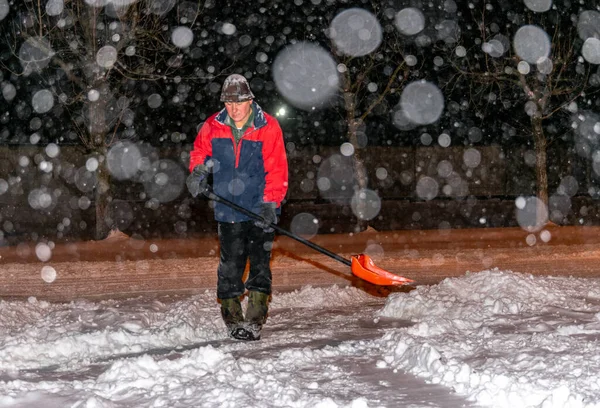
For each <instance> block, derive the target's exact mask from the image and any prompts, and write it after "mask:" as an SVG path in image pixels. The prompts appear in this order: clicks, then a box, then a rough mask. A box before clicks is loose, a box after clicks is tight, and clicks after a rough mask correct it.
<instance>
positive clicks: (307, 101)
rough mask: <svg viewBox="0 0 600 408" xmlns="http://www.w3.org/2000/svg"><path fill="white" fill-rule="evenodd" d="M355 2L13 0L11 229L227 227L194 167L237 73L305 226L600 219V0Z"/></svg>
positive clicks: (8, 126)
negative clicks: (194, 178) (233, 4)
mask: <svg viewBox="0 0 600 408" xmlns="http://www.w3.org/2000/svg"><path fill="white" fill-rule="evenodd" d="M359 3H360V2H350V3H348V4H347V6H346V7H338V6H335V5H334V4H333V3H331V2H320V1H313V2H306V1H295V2H287V3H285V4H278V5H277V7H267V6H263V5H261V6H257V8H256V9H252V10H245V11H247V12H245V13H244V15H243V18H242V17H241V16H239V15H238V13H240V12H241V10H234V9H229V8H227V9H225V10H222V9H221V8H220V7H218V6H217V5H216V3H215V2H213V1H208V2H201V3H198V4H196V3H194V2H190V1H177V0H85V1H82V2H80V3H77V2H65V1H64V0H47V1H44V2H42V3H40V7H33V6H32V5H31V4H30V2H25V3H23V4H21V3H14V2H9V1H7V0H0V24H2V28H3V32H6V33H7V37H6V38H7V39H10V41H8V42H6V45H7V47H8V48H6V50H8V51H7V53H6V54H3V56H2V57H1V59H2V64H1V70H0V90H1V94H2V97H1V99H0V102H1V104H0V122H1V123H2V125H3V127H2V130H1V131H0V140H1V141H2V143H3V145H5V146H6V152H5V153H3V154H4V155H5V156H6V158H7V160H10V161H8V162H7V163H10V164H7V165H6V166H4V167H2V168H1V169H0V170H1V172H0V200H1V201H2V203H3V204H10V205H13V207H12V208H13V209H11V210H3V212H1V213H0V216H1V218H0V242H3V241H4V240H6V239H7V238H8V237H10V238H11V239H12V238H14V239H15V240H17V241H18V240H19V239H23V238H24V237H25V238H27V239H33V240H38V239H39V238H40V236H42V235H49V236H52V237H58V238H64V237H67V236H77V235H78V234H81V235H82V236H86V237H89V236H90V235H93V232H92V231H93V230H94V229H95V228H97V227H98V225H100V226H102V225H104V226H105V230H107V229H108V230H110V229H118V228H122V229H129V230H128V232H129V233H139V234H141V235H152V234H155V233H158V232H156V231H154V229H155V228H158V229H159V230H160V234H171V235H175V236H188V234H193V233H198V232H200V231H202V232H206V231H210V230H212V225H211V224H210V221H207V220H210V217H209V216H207V214H204V212H203V213H202V215H201V216H199V217H198V216H196V215H195V214H196V212H197V211H198V209H199V208H203V209H206V208H209V209H210V205H211V204H210V203H207V202H198V201H197V200H192V199H191V198H190V197H189V195H188V194H187V190H186V187H185V178H186V176H187V172H188V168H187V164H188V162H189V153H190V150H191V148H192V143H193V141H194V138H195V137H196V134H197V131H198V129H199V127H200V126H201V124H202V123H203V121H204V120H206V119H207V118H208V117H209V115H210V114H212V113H214V112H216V111H218V110H219V109H221V108H222V105H221V103H220V102H219V94H220V89H221V85H222V81H223V78H225V76H226V75H228V74H230V73H232V72H236V73H240V74H242V75H244V76H246V78H247V79H248V80H249V82H250V84H251V87H252V89H253V92H254V93H255V95H256V99H257V102H258V103H259V104H260V105H261V106H262V107H263V108H264V109H265V111H267V112H269V113H273V114H274V115H275V116H276V117H277V119H278V121H279V122H280V125H281V127H282V129H283V132H284V137H285V141H286V147H287V152H288V157H289V159H290V160H289V161H290V169H291V172H290V185H289V191H288V196H287V201H288V202H290V203H295V202H298V203H309V204H310V205H311V207H310V209H300V210H298V211H295V212H294V213H290V214H287V213H286V210H285V206H284V211H283V217H282V222H283V223H284V225H285V226H286V227H289V228H290V229H292V230H293V231H296V232H298V233H299V234H300V235H303V236H310V237H312V236H314V235H316V234H318V233H324V232H336V231H359V230H361V229H363V228H365V227H366V226H373V227H374V228H400V229H403V228H411V229H413V228H436V227H439V228H452V227H465V226H472V227H481V226H519V227H521V228H523V229H524V230H526V231H528V232H531V233H535V232H536V231H540V230H541V229H542V228H543V226H544V224H545V223H547V222H554V223H557V224H577V225H586V224H593V223H596V222H598V219H599V218H600V217H599V216H598V212H597V211H596V210H595V208H594V205H593V200H594V199H596V198H598V197H600V182H599V180H600V125H599V124H598V123H600V117H599V113H598V106H599V105H598V104H599V102H598V97H597V94H598V93H597V92H596V91H597V90H598V87H599V86H600V72H599V68H598V66H599V65H600V28H599V27H600V11H598V10H597V9H596V8H594V7H593V5H588V4H585V2H584V3H582V4H581V5H574V4H562V3H556V2H552V0H524V1H523V2H518V4H517V3H515V4H513V5H511V6H509V5H508V4H505V3H504V2H498V1H490V2H486V3H485V4H477V3H464V4H463V3H459V2H456V1H453V0H446V1H439V2H432V3H427V4H425V3H423V4H421V3H419V4H417V3H415V4H412V3H411V4H410V5H408V4H403V5H400V4H394V3H392V2H390V3H389V4H388V3H386V4H385V5H382V7H380V8H370V7H369V6H368V5H365V4H362V3H360V4H359ZM76 4H77V7H75V5H76ZM282 16H286V18H282ZM16 146H18V147H19V148H16ZM2 157H4V156H2ZM216 170H217V171H218V168H217V169H216ZM230 188H231V191H233V192H235V194H240V193H242V192H243V191H244V188H245V186H243V185H238V184H235V185H234V184H232V185H231V186H230ZM490 198H491V199H498V200H502V202H503V205H502V206H501V207H496V208H495V210H494V211H497V212H498V213H497V214H490V211H492V210H490V209H489V206H490V205H491V204H489V200H488V199H490ZM446 200H451V201H452V202H454V203H455V204H453V205H449V204H448V205H447V204H445V202H446ZM402 202H404V203H409V204H410V205H409V206H408V208H409V209H408V210H407V211H406V216H405V217H400V215H405V214H404V213H402V214H400V213H399V212H398V211H396V210H395V208H396V207H395V203H402ZM11 203H14V204H11ZM418 203H426V204H427V205H428V206H429V207H428V209H427V210H423V209H422V208H419V207H418V205H417V204H418ZM322 204H325V205H322ZM413 204H414V205H413ZM21 206H27V207H28V211H30V212H31V213H32V214H33V216H32V217H29V216H26V215H23V216H21V215H20V213H18V212H16V211H15V210H14V208H18V207H21ZM7 208H8V207H7ZM440 208H442V209H443V211H438V209H440ZM338 209H339V211H338ZM96 210H98V214H96V212H95V211H96ZM103 211H104V214H102V212H103ZM203 211H204V210H203ZM207 212H208V211H207ZM332 214H334V215H335V216H332ZM96 216H98V217H99V218H96ZM443 217H445V218H443ZM32 220H36V221H32ZM40 224H44V225H48V226H49V227H48V229H47V230H45V231H44V232H43V233H41V232H38V231H35V230H32V229H35V227H34V226H35V225H40ZM164 224H166V225H164ZM104 232H105V233H106V232H107V231H104ZM11 242H12V241H11Z"/></svg>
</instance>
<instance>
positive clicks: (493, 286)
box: [379, 270, 600, 407]
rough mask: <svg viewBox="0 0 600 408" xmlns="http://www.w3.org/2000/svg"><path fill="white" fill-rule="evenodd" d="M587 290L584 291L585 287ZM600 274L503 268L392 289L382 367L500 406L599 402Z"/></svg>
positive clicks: (562, 405) (388, 306) (478, 400)
mask: <svg viewBox="0 0 600 408" xmlns="http://www.w3.org/2000/svg"><path fill="white" fill-rule="evenodd" d="M582 288H585V289H584V290H582ZM598 299H600V281H597V280H584V279H573V278H564V277H558V278H557V277H543V278H541V277H534V276H531V275H522V274H517V273H512V272H502V271H499V270H492V271H484V272H480V273H477V274H468V275H467V276H466V277H464V278H460V279H446V280H444V281H443V282H441V283H440V284H439V285H436V286H431V287H425V286H424V287H419V288H418V289H416V290H415V291H412V292H410V293H402V294H395V295H393V296H391V297H390V298H389V299H388V302H387V304H386V306H385V307H384V308H383V310H382V311H381V313H380V315H381V316H383V317H393V318H399V319H409V320H411V321H413V322H415V324H414V325H413V326H411V327H408V328H405V329H401V330H395V331H391V332H388V333H387V334H386V336H385V337H384V338H383V339H382V340H381V343H382V348H384V349H385V350H387V351H386V352H384V356H383V361H381V362H380V363H379V364H380V365H382V366H383V365H389V366H391V367H393V368H395V369H401V370H407V371H409V372H411V373H413V374H415V375H418V376H421V377H424V378H426V379H427V380H428V381H429V382H432V383H435V384H442V385H446V386H448V387H452V388H453V389H454V390H455V391H456V392H458V393H460V394H463V395H466V396H468V397H469V399H471V400H473V401H476V402H477V403H479V404H482V405H488V406H494V407H515V406H520V407H537V406H539V407H591V406H600V382H599V381H598V380H597V378H596V376H595V375H593V374H592V373H597V372H599V371H600V356H599V355H598V350H597V347H596V341H597V338H598V335H599V334H600V321H599V316H600V314H599V310H600V308H599V307H598V302H597V301H598Z"/></svg>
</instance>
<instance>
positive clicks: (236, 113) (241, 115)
mask: <svg viewBox="0 0 600 408" xmlns="http://www.w3.org/2000/svg"><path fill="white" fill-rule="evenodd" d="M225 109H227V113H228V114H229V117H230V118H231V119H233V121H234V122H235V123H236V124H238V123H239V122H244V121H246V120H247V119H248V116H250V112H251V111H252V100H249V101H244V102H225Z"/></svg>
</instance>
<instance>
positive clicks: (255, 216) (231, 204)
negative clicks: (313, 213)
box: [204, 190, 352, 266]
mask: <svg viewBox="0 0 600 408" xmlns="http://www.w3.org/2000/svg"><path fill="white" fill-rule="evenodd" d="M204 194H205V195H206V196H207V197H208V198H210V199H211V200H213V201H218V202H220V203H223V204H225V205H227V206H229V207H231V208H233V209H234V210H236V211H238V212H240V213H242V214H244V215H246V216H248V217H250V218H253V219H255V220H256V221H263V222H264V218H263V217H261V216H260V215H258V214H256V213H254V212H252V211H250V210H247V209H245V208H244V207H240V206H239V205H237V204H236V203H234V202H232V201H229V200H228V199H226V198H223V197H221V196H219V195H217V194H215V193H214V192H213V191H212V190H207V191H206V192H205V193H204ZM269 226H270V227H271V228H273V229H274V230H275V231H277V232H278V233H280V234H281V235H285V236H286V237H290V238H293V239H295V240H296V241H298V242H300V243H301V244H304V245H306V246H308V247H310V248H312V249H314V250H315V251H317V252H320V253H322V254H323V255H327V256H328V257H330V258H333V259H335V260H336V261H338V262H341V263H343V264H344V265H346V266H352V261H350V260H349V259H346V258H343V257H341V256H339V255H338V254H336V253H334V252H331V251H329V250H327V249H325V248H323V247H321V246H319V245H317V244H315V243H313V242H310V241H309V240H307V239H304V238H302V237H301V236H298V235H296V234H294V233H293V232H290V231H288V230H285V229H283V228H281V227H280V226H279V225H277V224H275V223H274V222H272V223H271V224H269Z"/></svg>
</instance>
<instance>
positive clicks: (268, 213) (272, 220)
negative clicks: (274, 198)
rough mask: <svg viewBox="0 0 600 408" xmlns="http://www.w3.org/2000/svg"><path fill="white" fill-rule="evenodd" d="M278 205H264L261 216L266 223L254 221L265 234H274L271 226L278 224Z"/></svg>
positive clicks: (262, 205)
mask: <svg viewBox="0 0 600 408" xmlns="http://www.w3.org/2000/svg"><path fill="white" fill-rule="evenodd" d="M276 208H277V204H275V203H262V204H261V207H260V216H261V217H262V218H263V220H264V221H254V225H256V226H257V227H259V228H262V229H263V230H264V231H265V232H273V228H271V227H270V225H271V224H277V213H276V212H275V209H276Z"/></svg>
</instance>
